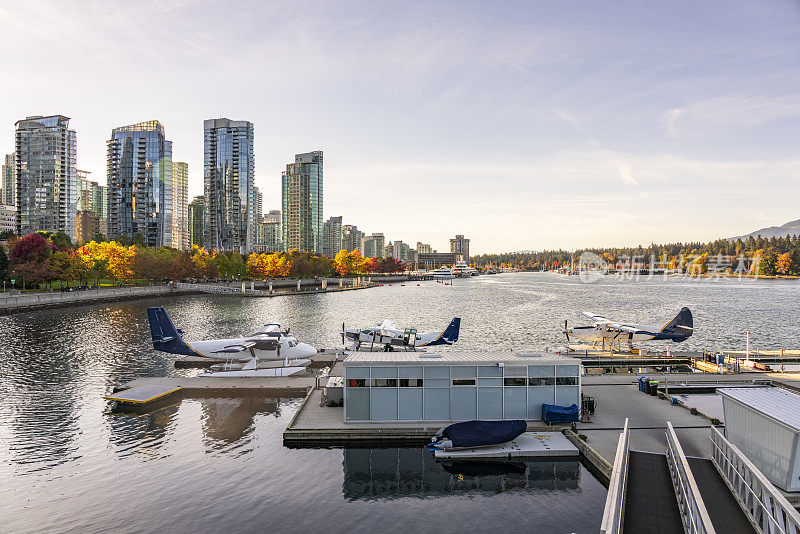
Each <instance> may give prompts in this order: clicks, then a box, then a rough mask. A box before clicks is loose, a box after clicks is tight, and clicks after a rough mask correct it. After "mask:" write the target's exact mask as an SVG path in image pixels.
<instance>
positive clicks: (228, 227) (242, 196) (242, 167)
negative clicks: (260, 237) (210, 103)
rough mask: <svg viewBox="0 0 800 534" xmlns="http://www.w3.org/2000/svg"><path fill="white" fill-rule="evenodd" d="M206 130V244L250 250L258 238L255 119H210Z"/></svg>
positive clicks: (207, 245) (229, 248) (204, 143)
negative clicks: (255, 213) (256, 221)
mask: <svg viewBox="0 0 800 534" xmlns="http://www.w3.org/2000/svg"><path fill="white" fill-rule="evenodd" d="M203 132H204V135H203V145H204V164H203V176H204V183H203V187H204V193H205V224H204V238H203V239H204V241H205V244H206V247H213V248H216V249H218V250H235V251H238V252H241V253H246V252H249V251H250V249H252V248H253V244H254V243H255V238H256V230H255V216H254V210H255V193H254V191H253V178H254V176H255V157H254V154H253V135H254V134H253V123H252V122H248V121H232V120H230V119H209V120H206V121H204V122H203Z"/></svg>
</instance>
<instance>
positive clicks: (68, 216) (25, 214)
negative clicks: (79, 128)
mask: <svg viewBox="0 0 800 534" xmlns="http://www.w3.org/2000/svg"><path fill="white" fill-rule="evenodd" d="M15 145H16V150H15V152H14V154H15V160H14V167H15V172H14V175H15V182H16V191H17V207H18V209H17V215H16V231H17V233H18V234H20V235H24V234H29V233H31V232H38V231H47V232H64V233H66V234H67V235H68V236H70V238H71V239H75V236H76V234H75V230H76V229H75V213H76V211H77V205H78V188H77V185H78V184H77V174H76V169H75V157H76V151H77V139H76V135H75V130H70V129H69V117H65V116H63V115H51V116H47V117H42V116H35V117H28V118H26V119H25V120H21V121H17V123H16V134H15Z"/></svg>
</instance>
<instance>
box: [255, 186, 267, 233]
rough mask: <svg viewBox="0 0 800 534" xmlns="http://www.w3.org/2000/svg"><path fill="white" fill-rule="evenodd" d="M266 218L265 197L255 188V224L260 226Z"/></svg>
mask: <svg viewBox="0 0 800 534" xmlns="http://www.w3.org/2000/svg"><path fill="white" fill-rule="evenodd" d="M263 218H264V195H263V194H261V190H260V189H259V188H258V187H256V186H253V223H254V224H258V223H260V222H261V221H262V219H263Z"/></svg>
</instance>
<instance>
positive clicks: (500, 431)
mask: <svg viewBox="0 0 800 534" xmlns="http://www.w3.org/2000/svg"><path fill="white" fill-rule="evenodd" d="M527 428H528V424H527V423H526V422H525V421H523V420H522V419H511V420H508V421H466V422H463V423H455V424H452V425H450V426H447V427H444V428H442V429H441V430H439V432H437V433H436V435H435V436H433V438H432V439H431V443H429V444H428V446H429V447H430V450H448V449H469V448H473V447H488V446H491V445H499V444H501V443H507V442H509V441H512V440H514V439H516V438H517V437H519V436H520V435H521V434H523V433H524V432H525V430H527Z"/></svg>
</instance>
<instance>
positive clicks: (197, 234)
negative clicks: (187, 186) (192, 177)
mask: <svg viewBox="0 0 800 534" xmlns="http://www.w3.org/2000/svg"><path fill="white" fill-rule="evenodd" d="M205 203H206V201H205V197H203V196H202V195H199V196H196V197H194V200H192V201H191V202H190V203H189V209H188V210H187V211H188V213H189V216H188V226H189V246H190V247H191V246H194V245H197V246H198V247H202V246H203V224H204V222H203V219H204V218H205V216H204V215H203V213H204V212H205Z"/></svg>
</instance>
